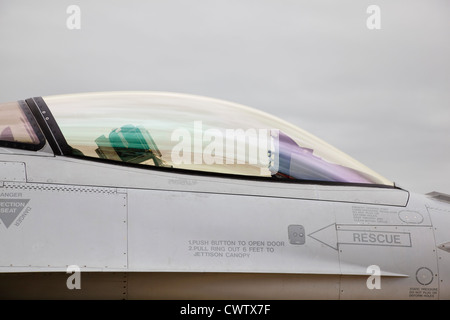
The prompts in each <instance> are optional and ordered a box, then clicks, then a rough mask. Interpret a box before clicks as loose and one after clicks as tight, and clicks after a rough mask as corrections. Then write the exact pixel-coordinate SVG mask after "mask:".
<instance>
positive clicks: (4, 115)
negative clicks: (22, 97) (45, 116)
mask: <svg viewBox="0 0 450 320" xmlns="http://www.w3.org/2000/svg"><path fill="white" fill-rule="evenodd" d="M43 139H44V138H43V135H42V133H41V131H40V129H39V127H38V125H37V123H36V121H35V120H34V117H33V116H32V115H31V112H30V111H29V110H28V107H27V106H26V105H25V104H24V103H20V102H7V103H2V104H0V145H2V146H5V147H10V148H18V149H32V150H38V149H40V148H41V147H42V146H43V143H44V141H43Z"/></svg>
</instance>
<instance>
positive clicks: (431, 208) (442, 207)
mask: <svg viewBox="0 0 450 320" xmlns="http://www.w3.org/2000/svg"><path fill="white" fill-rule="evenodd" d="M427 196H428V197H429V198H431V200H432V201H430V202H429V203H428V204H427V210H428V212H429V214H430V218H431V221H432V222H433V229H434V237H435V240H436V248H437V250H436V255H437V260H438V270H439V299H450V195H447V194H443V193H439V192H432V193H429V194H427Z"/></svg>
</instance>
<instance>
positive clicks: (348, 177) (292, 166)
mask: <svg viewBox="0 0 450 320" xmlns="http://www.w3.org/2000/svg"><path fill="white" fill-rule="evenodd" d="M275 141H276V143H275V150H276V151H277V152H278V161H279V163H278V172H277V173H276V174H275V176H278V177H284V178H290V179H299V180H315V181H333V182H352V183H375V181H372V180H371V179H370V178H369V177H367V176H365V175H363V174H362V173H361V172H359V171H356V170H354V169H351V168H348V167H344V166H341V165H338V164H334V163H330V162H327V161H325V160H323V159H322V158H320V157H317V156H315V155H314V154H313V152H314V150H312V149H308V148H302V147H300V146H299V145H298V144H297V143H296V142H295V141H294V140H292V139H291V138H290V137H289V136H288V135H286V134H285V133H283V132H281V131H279V136H278V139H276V140H275Z"/></svg>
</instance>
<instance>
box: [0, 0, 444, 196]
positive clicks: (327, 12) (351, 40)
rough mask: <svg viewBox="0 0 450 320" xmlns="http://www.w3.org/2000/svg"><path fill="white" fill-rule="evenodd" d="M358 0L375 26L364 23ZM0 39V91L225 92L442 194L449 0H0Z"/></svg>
mask: <svg viewBox="0 0 450 320" xmlns="http://www.w3.org/2000/svg"><path fill="white" fill-rule="evenodd" d="M70 5H77V6H78V7H79V8H80V20H79V21H80V24H79V26H80V29H70V28H68V26H67V20H68V19H69V21H72V22H73V20H72V17H73V16H72V14H71V13H67V8H68V7H69V6H70ZM370 5H377V6H378V7H379V8H380V15H379V18H380V19H379V20H378V21H380V27H381V29H369V28H368V26H367V20H368V19H369V20H370V21H374V20H371V19H372V18H374V16H373V13H367V8H368V7H369V6H370ZM0 45H1V47H0V70H1V77H0V87H1V90H0V101H1V102H7V101H13V100H19V99H24V98H28V97H32V96H45V95H52V94H62V93H75V92H91V91H112V90H150V91H171V92H184V93H192V94H200V95H205V96H210V97H215V98H220V99H225V100H230V101H234V102H238V103H241V104H245V105H248V106H251V107H254V108H257V109H260V110H263V111H266V112H270V113H272V114H274V115H276V116H278V117H281V118H283V119H285V120H288V121H290V122H292V123H294V124H296V125H298V126H299V127H301V128H303V129H306V130H308V131H310V132H311V133H313V134H314V135H316V136H318V137H320V138H322V139H323V140H325V141H327V142H329V143H330V144H332V145H334V146H335V147H337V148H339V149H341V150H343V151H344V152H346V153H347V154H349V155H351V156H352V157H354V158H355V159H357V160H359V161H360V162H362V163H364V164H365V165H367V166H368V167H370V168H372V169H374V170H375V171H377V172H379V173H380V174H381V175H383V176H385V177H386V178H388V179H390V180H393V181H395V182H396V183H398V184H399V185H400V186H402V187H404V188H406V189H408V190H410V191H413V192H419V193H427V192H430V191H441V192H445V193H448V194H450V2H449V1H448V0H420V1H419V0H404V1H398V0H384V1H380V0H374V1H365V0H352V1H348V0H347V1H346V0H339V1H336V0H328V1H322V0H308V1H300V0H220V1H219V0H176V1H175V0H158V1H157V0H150V1H149V0H147V1H143V0H139V1H138V0H128V1H125V0H120V1H119V0H118V1H112V0H102V1H98V0H95V1H93V0H89V1H88V0H84V1H75V0H73V1H66V0H54V1H43V0H40V1H33V0H29V1H21V0H19V1H18V0H14V1H13V0H0Z"/></svg>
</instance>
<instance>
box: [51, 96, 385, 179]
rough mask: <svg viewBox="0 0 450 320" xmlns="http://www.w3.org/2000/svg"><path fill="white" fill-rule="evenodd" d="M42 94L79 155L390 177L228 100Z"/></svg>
mask: <svg viewBox="0 0 450 320" xmlns="http://www.w3.org/2000/svg"><path fill="white" fill-rule="evenodd" d="M43 99H44V101H45V102H46V103H47V105H48V106H49V108H50V110H51V112H52V113H53V116H54V117H55V120H56V122H57V124H58V125H59V127H60V129H61V132H62V133H63V135H64V137H65V139H66V141H67V143H68V144H69V145H70V147H72V149H73V151H72V153H73V155H77V156H83V157H86V158H101V159H106V160H112V161H117V162H127V163H134V164H141V165H147V166H158V167H170V168H179V169H188V170H194V171H208V172H215V173H228V174H237V175H246V176H258V177H271V178H273V179H290V180H308V181H331V182H348V183H367V184H382V185H389V186H392V185H393V184H392V182H390V181H389V180H387V179H385V178H383V177H382V176H380V175H379V174H377V173H375V172H374V171H372V170H370V169H369V168H367V167H365V166H364V165H362V164H361V163H359V162H357V161H356V160H354V159H352V158H351V157H349V156H348V155H346V154H344V153H343V152H341V151H339V150H337V149H336V148H334V147H332V146H330V145H329V144H327V143H325V142H323V141H322V140H320V139H318V138H317V137H315V136H313V135H311V134H309V133H308V132H306V131H304V130H302V129H300V128H298V127H296V126H294V125H292V124H290V123H288V122H285V121H283V120H281V119H279V118H276V117H273V116H271V115H269V114H267V113H263V112H261V111H258V110H256V109H252V108H249V107H246V106H242V105H239V104H236V103H232V102H226V101H222V100H218V99H212V98H207V97H199V96H193V95H186V94H174V93H160V92H114V93H88V94H73V95H60V96H48V97H43Z"/></svg>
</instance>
